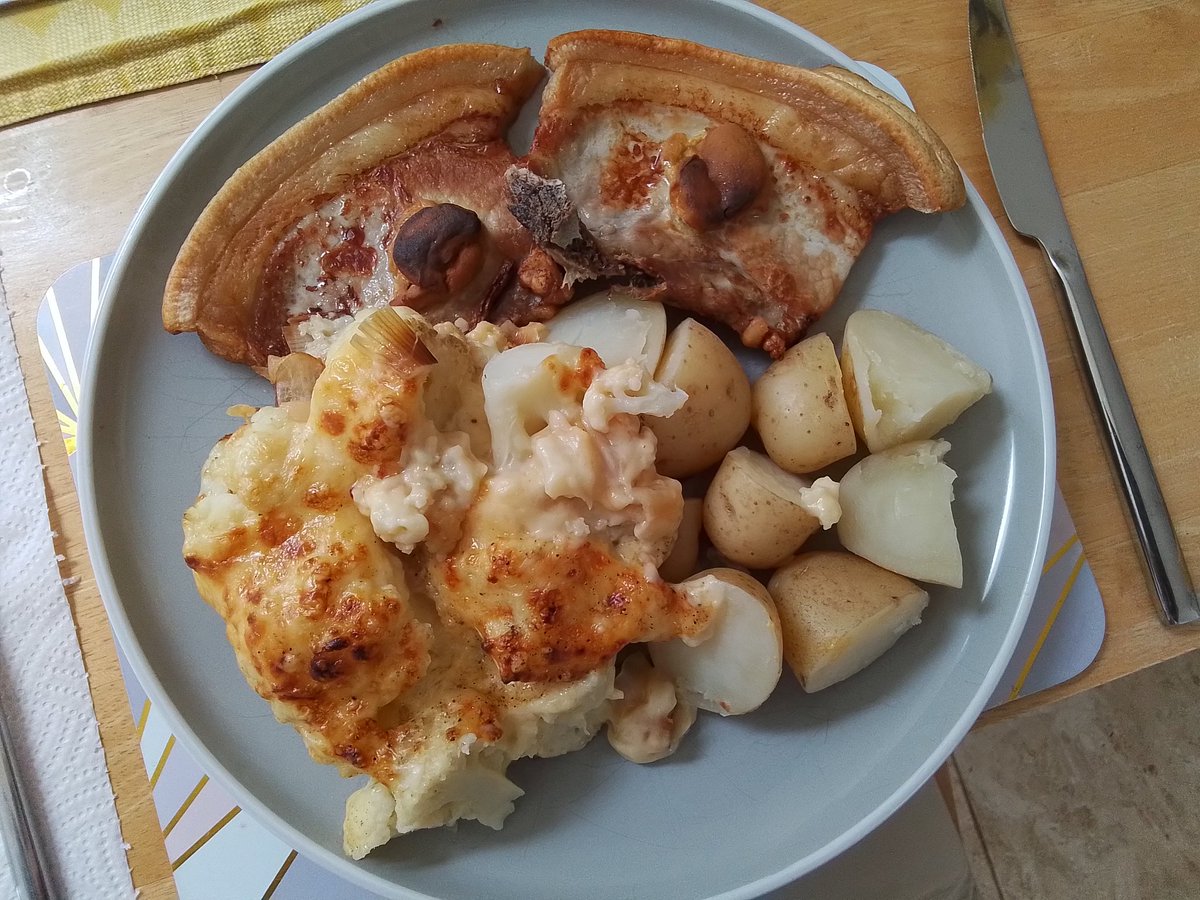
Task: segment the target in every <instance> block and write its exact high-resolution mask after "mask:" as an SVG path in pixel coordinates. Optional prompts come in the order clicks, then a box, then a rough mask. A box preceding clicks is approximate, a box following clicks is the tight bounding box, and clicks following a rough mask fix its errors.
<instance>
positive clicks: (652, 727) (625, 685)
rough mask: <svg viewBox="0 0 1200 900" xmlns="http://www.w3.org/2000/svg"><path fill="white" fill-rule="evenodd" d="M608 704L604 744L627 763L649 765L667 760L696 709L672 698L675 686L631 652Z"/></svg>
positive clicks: (660, 672)
mask: <svg viewBox="0 0 1200 900" xmlns="http://www.w3.org/2000/svg"><path fill="white" fill-rule="evenodd" d="M616 688H617V690H618V691H619V692H620V694H621V696H620V697H618V698H617V699H615V700H613V702H612V711H611V712H610V713H609V718H608V731H607V734H608V742H609V743H610V744H611V745H612V748H613V749H614V750H616V751H617V752H618V753H620V754H621V755H622V756H623V757H625V758H626V759H627V760H629V761H630V762H635V763H651V762H657V761H658V760H660V759H665V758H666V757H668V756H670V755H671V754H672V753H674V752H675V750H676V749H677V748H678V747H679V741H680V740H681V739H682V738H683V736H684V735H685V734H686V733H687V730H688V729H689V728H691V727H692V724H693V723H694V722H695V721H696V707H695V706H693V705H692V704H691V703H688V702H687V701H685V700H681V699H679V697H678V696H677V695H676V690H675V682H674V681H672V680H671V678H670V677H669V676H668V675H666V674H665V673H663V672H662V671H661V670H660V669H656V668H655V667H654V666H652V665H651V664H650V660H649V659H648V658H647V657H646V654H645V653H643V652H641V651H640V650H634V651H633V652H632V653H630V654H629V656H627V657H626V658H625V661H624V662H623V663H622V664H621V671H620V672H618V673H617V679H616Z"/></svg>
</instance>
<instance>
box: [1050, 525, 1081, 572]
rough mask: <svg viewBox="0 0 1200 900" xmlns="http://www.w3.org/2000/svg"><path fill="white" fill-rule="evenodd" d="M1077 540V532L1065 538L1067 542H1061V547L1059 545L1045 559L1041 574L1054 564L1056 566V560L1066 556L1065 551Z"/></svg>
mask: <svg viewBox="0 0 1200 900" xmlns="http://www.w3.org/2000/svg"><path fill="white" fill-rule="evenodd" d="M1078 542H1079V535H1077V534H1073V535H1071V537H1070V538H1068V539H1067V542H1066V543H1065V544H1063V545H1062V546H1061V547H1059V548H1058V549H1057V550H1055V551H1054V553H1053V554H1052V555H1051V556H1050V558H1049V559H1047V560H1046V564H1045V565H1044V566H1042V574H1043V575H1045V574H1046V573H1048V572H1049V571H1050V570H1051V569H1053V568H1054V567H1055V566H1057V565H1058V561H1059V560H1060V559H1062V558H1063V557H1064V556H1066V555H1067V551H1068V550H1070V549H1071V548H1072V547H1074V546H1075V544H1077V543H1078Z"/></svg>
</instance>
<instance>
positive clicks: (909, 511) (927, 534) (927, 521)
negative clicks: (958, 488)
mask: <svg viewBox="0 0 1200 900" xmlns="http://www.w3.org/2000/svg"><path fill="white" fill-rule="evenodd" d="M949 449H950V445H949V444H948V443H946V442H945V441H914V442H913V443H911V444H901V445H900V446H899V447H893V448H892V449H890V450H885V451H883V452H882V453H875V454H873V455H871V456H868V457H867V458H866V459H864V460H862V461H861V462H859V463H858V464H857V465H855V466H854V468H852V469H851V470H850V471H849V472H847V473H846V474H845V476H843V478H842V481H841V486H840V490H839V500H840V502H841V507H842V518H841V521H839V522H838V538H839V539H840V540H841V542H842V546H844V547H845V548H846V549H847V550H849V551H851V552H852V553H857V554H858V555H859V556H861V557H863V558H865V559H869V560H870V561H871V562H873V563H875V564H876V565H879V566H883V567H884V568H885V569H889V570H890V571H892V572H898V573H899V574H901V575H907V576H908V577H909V578H915V579H917V580H918V581H932V582H933V583H935V584H946V585H949V586H950V587H962V552H961V551H960V549H959V546H958V531H957V530H956V529H955V527H954V515H953V513H952V512H951V509H950V504H951V501H953V500H954V488H953V482H954V479H955V478H956V477H958V476H957V475H955V473H954V470H953V469H951V468H950V467H949V466H947V465H946V464H945V463H943V462H942V457H943V456H945V455H946V451H948V450H949Z"/></svg>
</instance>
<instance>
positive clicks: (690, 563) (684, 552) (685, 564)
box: [658, 498, 704, 584]
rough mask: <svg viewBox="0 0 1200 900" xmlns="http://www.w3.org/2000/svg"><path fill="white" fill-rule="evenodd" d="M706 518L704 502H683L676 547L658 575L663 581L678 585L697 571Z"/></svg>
mask: <svg viewBox="0 0 1200 900" xmlns="http://www.w3.org/2000/svg"><path fill="white" fill-rule="evenodd" d="M703 516H704V501H703V500H700V499H699V498H689V499H687V500H684V501H683V518H682V519H681V520H680V522H679V531H678V532H677V533H676V536H675V546H674V547H672V548H671V555H670V556H668V557H667V558H666V559H665V560H664V561H663V564H662V565H661V566H659V567H658V574H659V575H660V576H661V577H662V580H663V581H669V582H670V583H671V584H677V583H678V582H680V581H683V580H684V579H685V578H687V577H688V576H689V575H691V574H692V573H693V572H695V571H696V560H697V559H698V558H699V556H700V526H701V523H702V522H703Z"/></svg>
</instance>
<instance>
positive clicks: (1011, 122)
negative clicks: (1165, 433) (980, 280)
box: [967, 0, 1200, 625]
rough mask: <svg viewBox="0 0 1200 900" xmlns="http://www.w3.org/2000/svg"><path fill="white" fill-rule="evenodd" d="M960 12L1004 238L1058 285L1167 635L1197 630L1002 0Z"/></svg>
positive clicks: (1197, 613)
mask: <svg viewBox="0 0 1200 900" xmlns="http://www.w3.org/2000/svg"><path fill="white" fill-rule="evenodd" d="M967 11H968V19H969V23H970V36H971V65H972V68H973V69H974V71H975V97H976V99H977V100H978V102H979V119H980V121H981V122H982V124H983V143H984V147H985V148H986V150H987V157H988V163H989V164H990V165H991V169H992V177H993V178H994V179H995V181H996V189H997V190H998V191H999V193H1000V201H1001V203H1002V204H1003V205H1004V212H1005V214H1006V215H1007V216H1008V220H1009V221H1010V222H1011V223H1012V226H1013V228H1015V229H1016V230H1017V231H1018V232H1019V233H1020V234H1022V235H1024V236H1025V237H1027V238H1031V239H1032V240H1034V241H1036V242H1037V243H1038V244H1039V245H1040V246H1041V248H1042V250H1043V252H1045V254H1046V256H1047V258H1048V259H1049V261H1050V265H1051V267H1052V268H1053V269H1054V271H1055V273H1056V274H1057V275H1058V278H1059V280H1060V281H1061V283H1062V288H1063V295H1064V297H1065V299H1066V302H1067V307H1068V309H1069V311H1070V318H1071V322H1072V325H1073V326H1074V331H1075V336H1076V338H1077V340H1078V345H1079V349H1080V352H1081V354H1082V356H1083V361H1084V370H1085V374H1086V376H1087V382H1088V386H1089V388H1090V390H1091V393H1092V397H1093V399H1094V400H1095V402H1096V408H1097V410H1098V413H1099V416H1100V419H1101V422H1102V424H1103V430H1104V436H1105V438H1106V440H1105V443H1106V444H1107V446H1108V450H1109V453H1110V455H1111V457H1112V460H1113V464H1114V466H1115V467H1116V469H1117V474H1118V477H1119V479H1120V482H1121V487H1122V490H1123V493H1124V495H1125V501H1126V504H1127V506H1128V508H1129V512H1130V517H1131V518H1132V520H1133V525H1134V530H1135V531H1136V533H1137V537H1138V545H1139V547H1140V548H1141V551H1142V559H1143V561H1144V562H1145V564H1146V570H1147V573H1148V574H1149V577H1150V582H1151V585H1152V586H1153V588H1154V593H1155V595H1156V597H1157V598H1158V602H1159V607H1160V611H1161V613H1162V617H1163V620H1164V621H1165V622H1166V623H1167V624H1168V625H1181V624H1185V623H1189V622H1197V621H1198V620H1200V598H1198V597H1197V595H1196V590H1195V588H1194V587H1193V586H1192V581H1191V578H1190V576H1189V575H1188V570H1187V564H1186V563H1185V562H1184V559H1183V551H1182V549H1181V548H1180V546H1179V539H1178V538H1177V537H1176V535H1175V529H1174V527H1173V526H1172V525H1171V517H1170V514H1169V512H1168V510H1167V504H1166V500H1164V499H1163V494H1162V489H1161V488H1160V487H1159V484H1158V478H1157V476H1156V475H1155V473H1154V466H1153V464H1152V463H1151V462H1150V454H1149V453H1148V452H1147V450H1146V442H1145V440H1144V439H1143V437H1142V431H1141V428H1140V427H1139V426H1138V422H1137V417H1136V416H1135V415H1134V412H1133V405H1132V404H1131V403H1130V401H1129V394H1128V393H1127V391H1126V390H1125V383H1124V381H1123V380H1122V379H1121V371H1120V369H1119V368H1118V367H1117V361H1116V358H1115V357H1114V356H1113V352H1112V346H1111V345H1110V344H1109V341H1108V335H1107V334H1106V333H1105V330H1104V323H1103V321H1102V320H1101V318H1100V311H1099V310H1098V309H1097V307H1096V300H1095V298H1094V297H1093V296H1092V291H1091V288H1090V287H1089V285H1088V281H1087V276H1086V275H1085V274H1084V270H1083V261H1082V260H1081V259H1080V257H1079V249H1078V248H1077V247H1076V246H1075V239H1074V238H1073V237H1072V236H1071V226H1070V225H1069V223H1068V222H1067V215H1066V212H1065V211H1064V210H1063V205H1062V198H1061V197H1060V195H1059V193H1058V187H1057V186H1056V185H1055V183H1054V176H1053V174H1051V171H1050V161H1049V159H1048V158H1047V156H1046V147H1045V144H1043V142H1042V135H1041V130H1040V129H1039V128H1038V124H1037V118H1036V116H1035V115H1034V112H1033V102H1032V100H1031V99H1030V97H1029V88H1028V86H1027V85H1026V83H1025V73H1024V71H1023V70H1022V68H1021V60H1020V58H1019V57H1018V56H1017V48H1016V44H1015V42H1014V41H1013V36H1012V29H1011V27H1010V25H1009V22H1008V14H1007V12H1006V11H1005V9H1004V3H1003V0H968V5H967Z"/></svg>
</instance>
